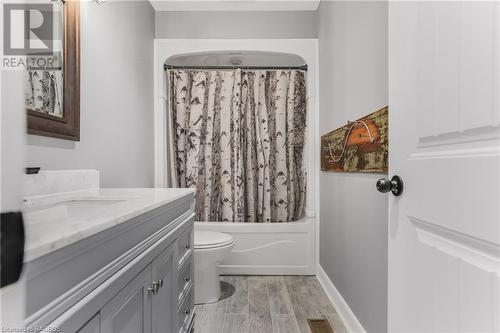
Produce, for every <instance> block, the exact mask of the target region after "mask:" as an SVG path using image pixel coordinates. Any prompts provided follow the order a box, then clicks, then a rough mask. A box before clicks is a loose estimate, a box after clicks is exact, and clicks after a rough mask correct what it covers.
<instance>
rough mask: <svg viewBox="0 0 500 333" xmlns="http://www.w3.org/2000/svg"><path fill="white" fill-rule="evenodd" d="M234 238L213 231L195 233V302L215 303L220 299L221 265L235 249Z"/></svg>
mask: <svg viewBox="0 0 500 333" xmlns="http://www.w3.org/2000/svg"><path fill="white" fill-rule="evenodd" d="M233 246H234V243H233V237H232V236H231V235H227V234H223V233H220V232H213V231H195V232H194V281H195V282H194V302H195V304H204V303H213V302H217V301H218V300H219V299H220V295H221V292H220V281H219V263H220V262H221V261H222V260H224V259H225V258H226V257H227V256H228V255H229V253H230V252H231V249H232V248H233Z"/></svg>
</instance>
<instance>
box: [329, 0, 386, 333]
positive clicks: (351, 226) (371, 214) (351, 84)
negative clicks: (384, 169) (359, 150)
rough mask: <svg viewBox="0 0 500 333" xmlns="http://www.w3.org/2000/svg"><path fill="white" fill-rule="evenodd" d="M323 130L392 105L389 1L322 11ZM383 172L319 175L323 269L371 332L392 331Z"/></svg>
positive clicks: (345, 3)
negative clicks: (379, 185)
mask: <svg viewBox="0 0 500 333" xmlns="http://www.w3.org/2000/svg"><path fill="white" fill-rule="evenodd" d="M319 11H320V13H319V22H320V27H319V48H320V59H319V60H320V69H321V70H320V103H321V104H320V127H321V128H320V131H321V133H326V132H328V131H331V130H332V129H334V128H337V127H340V126H342V125H344V124H345V123H346V122H347V121H348V120H355V119H357V118H359V117H361V116H364V115H366V114H368V113H370V112H372V111H375V110H377V109H378V108H381V107H383V106H386V105H387V103H388V91H387V89H388V80H387V76H388V73H387V70H388V67H387V66H388V65H387V62H388V58H387V57H388V54H387V46H388V45H387V28H388V27H387V3H384V2H357V1H341V2H325V1H322V2H321V5H320V9H319ZM380 177H382V175H363V174H353V173H328V172H321V173H320V205H321V208H320V217H321V227H320V228H321V230H320V264H321V266H322V267H323V268H324V270H325V271H326V273H327V274H328V276H329V277H330V279H331V280H332V282H333V283H334V284H335V286H336V287H337V289H338V290H339V291H340V293H341V294H342V296H343V297H344V299H345V300H346V301H347V303H348V304H349V306H350V307H351V309H352V310H353V311H354V313H355V314H356V317H357V318H358V319H359V320H360V321H361V324H362V325H363V326H364V328H365V329H366V330H367V331H368V332H385V331H386V330H387V221H388V215H387V214H388V213H387V206H388V203H387V202H388V201H387V195H383V194H381V193H378V192H377V191H376V190H375V182H376V181H377V179H379V178H380Z"/></svg>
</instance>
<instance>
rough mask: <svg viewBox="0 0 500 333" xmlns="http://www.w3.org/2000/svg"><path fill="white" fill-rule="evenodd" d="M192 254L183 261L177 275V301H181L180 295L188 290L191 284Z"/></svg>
mask: <svg viewBox="0 0 500 333" xmlns="http://www.w3.org/2000/svg"><path fill="white" fill-rule="evenodd" d="M193 274H194V265H193V256H190V257H189V258H188V259H187V261H185V262H184V265H183V266H182V268H181V270H180V271H179V274H178V275H177V292H178V302H179V303H180V302H182V297H183V296H184V294H185V293H186V292H187V291H188V290H189V288H190V287H191V285H192V284H193Z"/></svg>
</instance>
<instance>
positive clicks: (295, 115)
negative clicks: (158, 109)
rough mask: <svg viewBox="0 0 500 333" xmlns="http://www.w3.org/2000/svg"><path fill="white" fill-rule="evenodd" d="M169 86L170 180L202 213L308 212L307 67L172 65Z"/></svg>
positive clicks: (292, 215) (287, 215)
mask: <svg viewBox="0 0 500 333" xmlns="http://www.w3.org/2000/svg"><path fill="white" fill-rule="evenodd" d="M169 86H170V93H169V97H170V101H169V104H170V105H169V108H170V123H171V127H172V135H171V139H172V142H171V143H172V144H171V150H172V151H171V154H170V155H171V159H172V160H171V169H172V180H173V183H174V185H175V186H177V187H191V188H195V189H196V207H195V213H196V215H197V220H198V221H230V222H289V221H294V220H298V219H300V218H301V217H303V215H304V206H305V195H306V177H305V170H304V167H303V158H304V140H305V138H304V134H305V127H306V85H305V76H304V72H303V71H300V70H241V69H235V70H220V71H216V70H194V69H192V70H184V69H183V70H176V69H172V70H170V71H169Z"/></svg>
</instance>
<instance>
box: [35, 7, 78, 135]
mask: <svg viewBox="0 0 500 333" xmlns="http://www.w3.org/2000/svg"><path fill="white" fill-rule="evenodd" d="M53 10H54V15H53V17H54V43H53V45H54V47H53V51H52V52H51V53H50V54H45V55H30V56H28V57H36V58H37V60H38V62H35V61H32V62H30V61H28V63H34V64H36V63H41V64H42V66H36V65H35V66H28V68H27V79H26V80H27V88H26V109H27V117H28V119H27V127H28V133H29V134H34V135H42V136H49V137H54V138H60V139H66V140H73V141H80V1H73V0H67V1H65V2H64V1H61V2H58V3H54V5H53ZM44 57H45V61H44V60H43V59H44Z"/></svg>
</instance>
